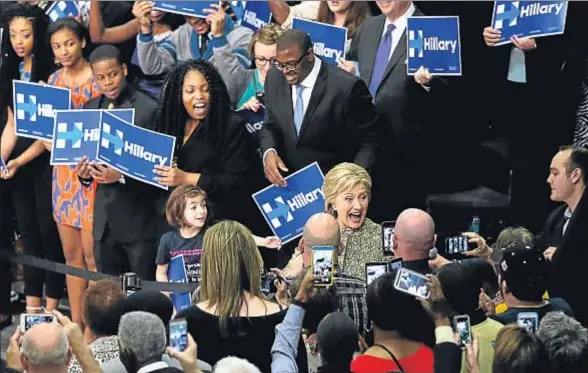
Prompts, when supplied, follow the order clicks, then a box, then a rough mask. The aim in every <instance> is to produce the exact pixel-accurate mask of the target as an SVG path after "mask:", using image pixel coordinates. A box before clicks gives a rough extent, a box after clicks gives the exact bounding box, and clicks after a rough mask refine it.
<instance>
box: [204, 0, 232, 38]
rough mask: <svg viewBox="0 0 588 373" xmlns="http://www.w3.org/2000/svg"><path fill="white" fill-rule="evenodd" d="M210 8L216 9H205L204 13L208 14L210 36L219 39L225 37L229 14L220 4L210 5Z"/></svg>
mask: <svg viewBox="0 0 588 373" xmlns="http://www.w3.org/2000/svg"><path fill="white" fill-rule="evenodd" d="M210 6H211V7H213V8H214V9H204V12H205V13H206V14H208V17H206V22H208V23H209V24H210V35H212V36H214V37H215V38H218V37H221V36H223V32H224V27H225V18H226V17H227V14H226V13H225V10H224V9H223V7H222V6H220V5H219V4H210Z"/></svg>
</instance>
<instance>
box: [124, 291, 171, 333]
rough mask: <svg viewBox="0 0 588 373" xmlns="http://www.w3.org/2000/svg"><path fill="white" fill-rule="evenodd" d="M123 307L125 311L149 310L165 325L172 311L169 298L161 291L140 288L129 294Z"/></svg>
mask: <svg viewBox="0 0 588 373" xmlns="http://www.w3.org/2000/svg"><path fill="white" fill-rule="evenodd" d="M123 309H124V312H125V313H129V312H135V311H143V312H149V313H151V314H153V315H156V316H157V317H159V319H160V320H161V322H162V323H163V324H164V325H166V326H167V324H168V323H169V322H170V320H171V318H172V316H173V313H174V306H173V304H172V302H171V300H170V299H169V298H168V297H167V296H165V295H164V294H162V293H161V292H159V291H154V290H140V291H137V292H136V293H133V294H131V295H129V297H128V298H127V299H126V300H125V302H124V305H123Z"/></svg>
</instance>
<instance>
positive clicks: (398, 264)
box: [386, 258, 404, 273]
mask: <svg viewBox="0 0 588 373" xmlns="http://www.w3.org/2000/svg"><path fill="white" fill-rule="evenodd" d="M386 264H387V267H388V268H387V273H391V272H396V271H398V270H399V269H400V268H403V267H404V262H403V261H402V258H394V259H392V260H391V261H389V262H388V263H386Z"/></svg>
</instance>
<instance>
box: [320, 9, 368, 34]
mask: <svg viewBox="0 0 588 373" xmlns="http://www.w3.org/2000/svg"><path fill="white" fill-rule="evenodd" d="M335 14H337V15H340V16H345V25H344V26H345V27H346V28H347V33H348V34H347V38H352V37H353V35H354V34H355V32H356V31H357V29H358V28H359V26H360V25H361V23H362V22H363V21H365V20H366V19H367V18H369V17H370V15H371V12H370V5H369V3H368V2H366V1H351V0H345V1H321V5H319V11H318V18H317V20H318V21H319V22H322V23H327V24H329V25H332V24H334V23H335Z"/></svg>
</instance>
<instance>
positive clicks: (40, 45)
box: [0, 3, 54, 114]
mask: <svg viewBox="0 0 588 373" xmlns="http://www.w3.org/2000/svg"><path fill="white" fill-rule="evenodd" d="M15 18H26V19H27V20H29V21H30V22H31V23H32V25H33V53H32V66H31V82H35V83H36V82H39V81H41V80H42V81H47V78H48V77H49V74H50V73H51V72H52V70H53V68H54V64H53V54H52V53H51V50H50V49H49V44H48V43H46V40H47V39H46V36H45V35H46V33H47V28H48V27H49V19H48V18H47V16H46V15H45V13H44V12H43V10H41V9H40V8H39V7H36V6H31V5H29V4H21V3H15V4H12V5H10V6H9V7H7V8H6V10H5V11H4V13H3V14H2V21H1V23H0V25H1V27H2V28H3V29H4V33H3V34H2V51H1V53H2V54H1V56H0V57H1V58H2V62H1V63H0V82H2V84H0V112H1V113H3V114H5V111H6V107H10V108H11V109H13V102H12V81H13V80H14V79H16V80H18V79H20V73H19V70H18V66H19V64H20V62H21V59H20V58H19V57H18V56H17V55H16V53H15V52H14V49H12V44H11V43H10V32H9V26H10V22H12V21H13V20H14V19H15Z"/></svg>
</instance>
